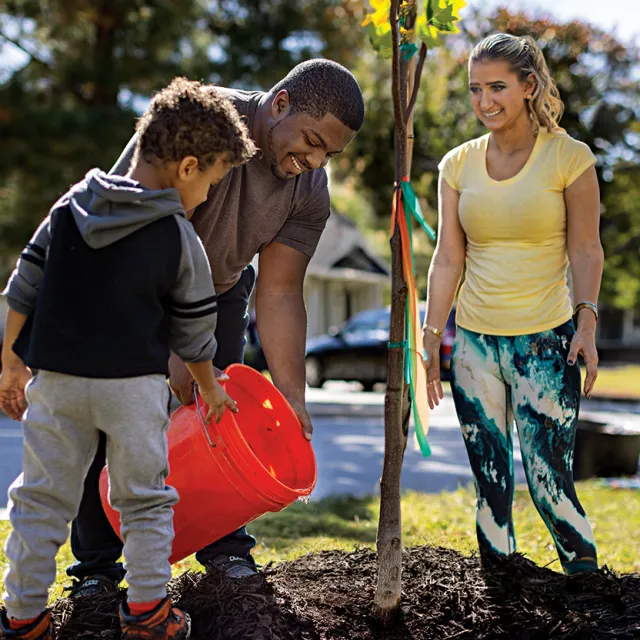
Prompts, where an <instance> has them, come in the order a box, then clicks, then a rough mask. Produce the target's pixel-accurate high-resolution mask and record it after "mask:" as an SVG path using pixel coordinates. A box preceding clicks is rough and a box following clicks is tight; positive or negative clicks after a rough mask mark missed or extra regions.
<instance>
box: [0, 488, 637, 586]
mask: <svg viewBox="0 0 640 640" xmlns="http://www.w3.org/2000/svg"><path fill="white" fill-rule="evenodd" d="M577 486H578V495H579V496H580V500H581V502H582V505H583V507H584V508H585V510H586V512H587V514H588V515H589V517H590V519H591V522H592V524H593V526H594V530H595V536H596V541H597V544H598V552H599V556H600V562H601V564H607V565H608V566H609V567H610V568H612V569H613V570H614V571H616V572H620V573H630V572H636V573H640V536H639V535H638V531H640V492H638V491H633V490H622V489H610V488H606V487H603V486H600V484H599V483H598V481H588V482H582V483H578V485H577ZM473 503H474V495H473V491H472V490H471V489H470V488H460V489H458V490H457V491H455V492H452V493H441V494H420V493H407V494H405V495H404V496H403V531H404V544H405V546H415V545H421V544H430V545H440V546H444V547H450V548H452V549H456V550H458V551H461V552H463V553H465V554H470V553H472V552H474V550H475V548H476V541H475V525H474V508H473ZM378 509H379V500H378V499H375V498H359V499H355V498H347V497H341V498H329V499H325V500H321V501H318V502H311V503H310V504H301V503H298V504H295V505H293V506H291V507H289V508H288V509H286V510H285V511H283V512H281V513H277V514H268V515H266V516H264V517H263V518H261V519H259V520H258V521H256V522H254V523H253V524H252V525H251V527H250V531H251V533H253V534H254V535H255V536H256V537H257V538H258V540H259V544H258V546H257V547H256V550H255V555H256V558H257V559H258V561H259V562H262V563H267V562H271V561H273V562H282V561H286V560H294V559H296V558H299V557H300V556H302V555H304V554H307V553H311V552H315V551H321V550H325V549H344V550H349V551H351V550H353V549H354V548H355V547H357V546H360V547H373V546H374V545H375V538H376V526H377V513H378ZM514 519H515V525H516V534H517V536H518V544H519V551H521V552H522V553H524V554H526V555H527V556H528V557H529V558H531V559H532V560H534V561H535V562H537V563H539V564H541V565H547V564H548V565H550V568H552V569H555V570H560V569H559V563H558V560H557V556H556V553H555V549H554V547H553V544H552V542H551V536H550V535H549V533H548V531H547V530H546V528H545V527H544V525H543V524H542V521H541V520H540V517H539V516H538V514H537V512H536V511H535V509H534V507H533V505H532V503H531V499H530V498H529V494H528V492H527V490H526V488H519V489H518V490H517V491H516V497H515V504H514ZM8 533H9V523H8V522H0V542H1V543H2V546H4V540H5V538H6V536H7V535H8ZM70 560H71V553H70V550H69V546H68V545H65V546H64V547H63V549H62V550H61V552H60V555H59V556H58V577H57V581H56V586H55V588H54V589H53V591H52V594H51V595H52V597H53V598H55V597H57V596H59V595H60V594H61V593H62V587H63V585H64V584H65V583H66V582H67V580H66V577H65V575H64V567H65V566H66V565H67V564H68V563H69V562H70ZM6 562H7V560H6V557H5V556H4V554H3V553H1V552H0V564H1V565H5V566H6ZM197 567H198V565H197V563H196V562H195V560H194V559H193V558H189V559H187V560H185V561H183V562H180V563H178V564H177V565H175V566H174V574H180V573H182V572H183V571H185V570H186V569H188V568H197ZM0 587H2V584H1V583H0Z"/></svg>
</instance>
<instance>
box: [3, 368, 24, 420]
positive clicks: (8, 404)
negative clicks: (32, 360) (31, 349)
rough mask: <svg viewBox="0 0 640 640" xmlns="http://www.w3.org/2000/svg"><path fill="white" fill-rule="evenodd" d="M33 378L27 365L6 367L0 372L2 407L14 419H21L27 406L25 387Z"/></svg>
mask: <svg viewBox="0 0 640 640" xmlns="http://www.w3.org/2000/svg"><path fill="white" fill-rule="evenodd" d="M29 380H31V370H30V369H29V368H28V367H26V366H25V365H16V366H11V367H5V368H3V370H2V373H1V374H0V409H2V410H3V411H4V412H5V413H6V414H7V415H8V416H9V417H10V418H11V419H12V420H20V419H21V418H22V414H23V413H24V411H25V409H26V408H27V403H26V400H25V396H24V388H25V387H26V386H27V382H29Z"/></svg>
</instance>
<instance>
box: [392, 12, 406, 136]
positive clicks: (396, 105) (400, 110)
mask: <svg viewBox="0 0 640 640" xmlns="http://www.w3.org/2000/svg"><path fill="white" fill-rule="evenodd" d="M399 1H400V0H391V9H390V11H389V23H390V24H391V42H392V51H393V62H392V66H393V76H392V78H393V79H392V89H393V110H394V112H395V116H396V131H397V132H398V135H400V134H401V132H402V130H403V129H404V127H405V124H406V121H405V118H404V106H403V104H402V93H401V89H400V82H399V81H398V80H399V79H400V78H401V77H402V74H401V72H400V38H399V34H398V3H399Z"/></svg>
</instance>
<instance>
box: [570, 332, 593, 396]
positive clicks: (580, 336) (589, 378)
mask: <svg viewBox="0 0 640 640" xmlns="http://www.w3.org/2000/svg"><path fill="white" fill-rule="evenodd" d="M580 353H581V354H582V357H583V358H584V363H585V366H586V369H587V375H586V376H585V379H584V395H585V396H587V398H590V397H591V392H592V391H593V385H594V384H595V383H596V378H597V377H598V350H597V349H596V331H595V327H579V328H578V330H577V331H576V333H575V335H574V336H573V340H571V347H570V349H569V355H568V356H567V364H569V365H570V366H573V365H575V364H576V362H577V360H578V354H580Z"/></svg>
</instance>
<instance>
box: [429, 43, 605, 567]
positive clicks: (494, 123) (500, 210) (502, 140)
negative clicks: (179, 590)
mask: <svg viewBox="0 0 640 640" xmlns="http://www.w3.org/2000/svg"><path fill="white" fill-rule="evenodd" d="M469 88H470V91H471V101H472V104H473V109H474V111H475V113H476V115H477V116H478V118H480V120H481V121H482V122H483V124H484V125H485V126H486V127H487V129H488V130H489V133H488V134H486V135H484V136H483V137H481V138H478V139H476V140H471V141H470V142H466V143H465V144H463V145H461V146H459V147H457V148H456V149H453V151H451V152H450V153H448V154H447V155H446V156H445V158H444V159H443V161H442V163H441V164H440V166H439V168H440V181H439V203H440V204H439V209H440V210H439V218H440V219H439V235H438V244H437V247H436V250H435V254H434V257H433V261H432V263H431V268H430V271H429V289H428V295H427V315H426V320H425V325H424V346H425V350H426V352H427V357H428V361H427V362H428V364H427V381H428V387H429V388H428V393H429V402H430V404H431V406H432V407H433V406H434V405H437V404H438V402H439V400H440V399H441V398H442V397H443V394H442V386H441V383H440V363H439V359H438V347H439V343H440V338H441V335H442V330H443V329H444V326H445V322H446V320H447V314H448V313H449V309H450V308H451V305H452V303H453V300H454V296H455V294H456V291H457V288H458V284H459V282H460V278H461V275H462V271H463V267H465V266H466V275H465V281H464V283H463V285H462V287H461V289H460V293H459V299H458V306H457V313H456V323H457V335H456V341H455V344H454V350H453V358H452V383H451V385H452V389H453V398H454V401H455V405H456V411H457V414H458V418H459V420H460V424H461V428H462V433H463V436H464V439H465V444H466V448H467V453H468V455H469V460H470V462H471V467H472V469H473V474H474V479H475V485H476V493H477V509H476V514H477V515H476V528H477V535H478V544H479V546H480V552H481V557H482V559H483V562H485V563H487V562H489V563H490V561H491V560H492V559H496V558H501V557H507V556H508V555H510V554H512V553H514V552H515V550H516V542H515V536H514V530H513V520H512V514H511V511H512V502H513V489H514V476H513V442H512V436H511V430H512V422H513V420H514V418H515V422H516V426H517V430H518V436H519V438H520V447H521V451H522V459H523V463H524V469H525V473H526V477H527V482H528V485H529V491H530V492H531V496H532V498H533V501H534V503H535V505H536V508H537V509H538V512H539V513H540V515H541V516H542V518H543V520H544V522H545V524H546V525H547V527H548V528H549V531H550V532H551V535H552V536H553V539H554V542H555V544H556V548H557V551H558V555H559V557H560V562H561V563H562V566H563V568H564V570H565V572H566V573H568V574H573V573H578V572H581V571H595V570H596V569H597V566H598V565H597V556H596V548H595V542H594V537H593V532H592V529H591V526H590V524H589V521H588V520H587V518H586V516H585V513H584V510H583V509H582V506H581V505H580V502H579V501H578V498H577V496H576V493H575V488H574V484H573V472H572V467H573V449H574V440H575V432H576V424H577V416H578V408H579V404H580V371H579V368H578V364H577V358H578V354H579V353H581V354H582V355H583V357H584V360H585V363H586V378H585V383H584V393H585V395H586V396H587V397H589V396H590V394H591V391H592V389H593V385H594V382H595V380H596V377H597V364H598V356H597V351H596V346H595V326H596V320H597V317H598V312H597V308H596V301H597V299H598V293H599V289H600V279H601V275H602V265H603V252H602V247H601V244H600V239H599V231H598V226H599V190H598V181H597V178H596V172H595V168H594V164H595V157H594V155H593V154H592V153H591V151H590V150H589V148H588V147H587V146H586V145H585V144H583V143H581V142H578V141H576V140H574V139H572V138H571V137H570V136H569V135H567V134H566V132H565V131H564V130H563V129H561V128H560V127H559V126H558V120H559V119H560V116H561V115H562V111H563V105H562V102H561V101H560V99H559V95H558V91H557V89H556V86H555V84H554V82H553V80H552V78H551V76H550V74H549V70H548V68H547V64H546V62H545V60H544V56H543V55H542V52H541V51H540V49H539V47H538V45H537V44H536V42H535V41H534V40H533V39H531V38H529V37H523V38H521V37H515V36H511V35H505V34H498V35H493V36H490V37H488V38H486V39H485V40H483V41H482V42H481V43H480V44H479V45H477V46H476V47H475V49H474V50H473V52H472V53H471V58H470V61H469ZM568 264H570V265H571V272H572V276H573V293H574V299H575V300H576V302H577V304H576V306H575V307H574V308H572V304H571V299H570V294H569V288H568V286H567V277H566V276H567V266H568ZM574 320H575V322H576V328H574Z"/></svg>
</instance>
